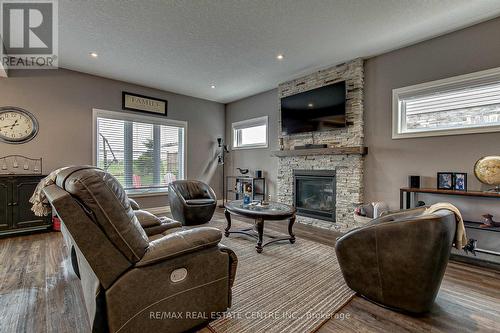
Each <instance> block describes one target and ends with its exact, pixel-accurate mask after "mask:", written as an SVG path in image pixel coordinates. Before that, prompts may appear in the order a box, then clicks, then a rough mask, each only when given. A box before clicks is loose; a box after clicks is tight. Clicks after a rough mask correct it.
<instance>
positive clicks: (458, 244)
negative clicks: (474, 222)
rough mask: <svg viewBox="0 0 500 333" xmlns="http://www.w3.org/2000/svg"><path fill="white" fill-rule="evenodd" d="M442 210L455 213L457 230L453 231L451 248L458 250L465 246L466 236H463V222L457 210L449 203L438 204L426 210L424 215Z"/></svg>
mask: <svg viewBox="0 0 500 333" xmlns="http://www.w3.org/2000/svg"><path fill="white" fill-rule="evenodd" d="M442 209H447V210H449V211H452V212H453V213H455V218H456V220H457V229H456V231H455V240H454V241H453V246H454V247H455V248H456V249H459V250H460V249H462V248H463V247H464V246H465V245H467V236H466V234H465V226H464V220H463V218H462V214H461V213H460V211H459V210H458V208H457V207H455V206H453V205H452V204H451V203H446V202H440V203H437V204H434V205H432V206H430V207H429V208H427V209H426V210H425V213H424V214H432V213H434V212H437V211H438V210H442Z"/></svg>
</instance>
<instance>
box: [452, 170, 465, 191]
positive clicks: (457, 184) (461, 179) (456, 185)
mask: <svg viewBox="0 0 500 333" xmlns="http://www.w3.org/2000/svg"><path fill="white" fill-rule="evenodd" d="M453 189H454V190H455V191H467V173H466V172H455V173H453Z"/></svg>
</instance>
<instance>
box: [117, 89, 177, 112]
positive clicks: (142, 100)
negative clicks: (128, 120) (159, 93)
mask: <svg viewBox="0 0 500 333" xmlns="http://www.w3.org/2000/svg"><path fill="white" fill-rule="evenodd" d="M167 105H168V101H167V100H164V99H159V98H153V97H148V96H144V95H138V94H133V93H129V92H126V91H123V92H122V109H124V110H129V111H139V112H145V113H152V114H158V115H162V116H166V115H167Z"/></svg>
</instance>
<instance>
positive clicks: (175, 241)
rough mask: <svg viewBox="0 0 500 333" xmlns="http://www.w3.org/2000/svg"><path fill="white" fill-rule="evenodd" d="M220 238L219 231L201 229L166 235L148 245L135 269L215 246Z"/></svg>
mask: <svg viewBox="0 0 500 333" xmlns="http://www.w3.org/2000/svg"><path fill="white" fill-rule="evenodd" d="M221 238H222V232H221V231H220V230H219V229H216V228H211V227H201V228H195V229H190V230H182V231H179V232H175V233H172V234H168V235H166V236H164V237H162V238H159V239H157V240H154V241H152V242H150V243H149V247H148V249H147V250H146V253H145V254H144V256H143V257H142V259H141V260H140V261H138V262H137V263H136V267H141V266H146V265H151V264H154V263H157V262H160V261H164V260H167V259H170V258H173V257H177V256H180V255H183V254H186V253H190V252H195V251H198V250H201V249H204V248H207V247H212V246H216V245H217V244H219V242H220V240H221Z"/></svg>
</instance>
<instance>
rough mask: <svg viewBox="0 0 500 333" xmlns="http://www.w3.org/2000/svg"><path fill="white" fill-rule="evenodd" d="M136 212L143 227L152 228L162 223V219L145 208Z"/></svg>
mask: <svg viewBox="0 0 500 333" xmlns="http://www.w3.org/2000/svg"><path fill="white" fill-rule="evenodd" d="M134 214H135V217H137V220H138V221H139V224H140V225H141V227H143V228H150V227H154V226H158V225H160V224H161V220H160V219H159V218H158V217H156V216H155V215H153V214H151V213H150V212H147V211H145V210H141V209H139V210H135V211H134Z"/></svg>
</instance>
